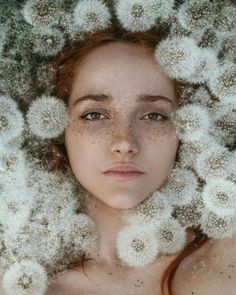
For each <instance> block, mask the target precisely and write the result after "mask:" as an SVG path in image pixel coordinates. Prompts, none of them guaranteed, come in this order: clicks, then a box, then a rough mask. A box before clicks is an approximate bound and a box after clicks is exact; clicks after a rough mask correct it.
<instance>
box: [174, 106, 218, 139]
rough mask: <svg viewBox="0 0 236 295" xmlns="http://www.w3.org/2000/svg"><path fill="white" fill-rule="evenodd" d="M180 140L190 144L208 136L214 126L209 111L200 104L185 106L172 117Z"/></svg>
mask: <svg viewBox="0 0 236 295" xmlns="http://www.w3.org/2000/svg"><path fill="white" fill-rule="evenodd" d="M172 120H173V123H174V125H175V128H176V133H177V135H178V137H179V138H180V140H183V141H186V142H189V141H196V140H200V139H201V138H203V137H205V136H207V134H208V132H209V130H210V127H211V125H212V122H211V119H210V114H209V112H208V110H207V109H206V108H204V107H202V106H200V105H198V104H191V105H184V106H182V107H181V108H179V109H178V110H177V111H176V112H175V113H174V114H173V117H172Z"/></svg>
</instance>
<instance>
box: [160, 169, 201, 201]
mask: <svg viewBox="0 0 236 295" xmlns="http://www.w3.org/2000/svg"><path fill="white" fill-rule="evenodd" d="M197 186H198V180H197V177H196V176H195V175H194V173H193V172H192V171H191V170H187V169H180V168H175V169H173V170H172V172H171V174H170V176H169V177H168V181H167V182H166V184H165V185H164V186H163V187H162V189H161V191H162V193H163V194H164V195H165V196H166V198H168V200H170V202H171V203H172V205H185V204H187V203H189V202H191V201H192V199H193V197H194V195H195V194H196V189H197Z"/></svg>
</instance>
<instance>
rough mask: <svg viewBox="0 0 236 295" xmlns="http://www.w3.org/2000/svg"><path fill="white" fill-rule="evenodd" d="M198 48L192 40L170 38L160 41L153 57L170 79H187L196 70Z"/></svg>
mask: <svg viewBox="0 0 236 295" xmlns="http://www.w3.org/2000/svg"><path fill="white" fill-rule="evenodd" d="M199 52H200V50H199V48H198V47H197V44H196V42H195V40H194V39H192V38H189V37H180V36H179V37H178V36H177V37H172V38H170V37H169V38H167V39H165V40H163V41H161V42H160V43H159V44H158V45H157V47H156V49H155V53H154V56H155V58H156V60H157V62H158V63H159V64H160V65H161V66H162V67H163V70H164V71H165V72H166V73H167V75H168V76H169V77H170V78H172V79H180V80H181V79H188V78H189V77H191V76H192V74H193V73H194V72H195V70H196V65H197V61H198V58H199Z"/></svg>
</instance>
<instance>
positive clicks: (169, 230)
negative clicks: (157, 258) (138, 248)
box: [155, 218, 186, 254]
mask: <svg viewBox="0 0 236 295" xmlns="http://www.w3.org/2000/svg"><path fill="white" fill-rule="evenodd" d="M155 235H156V237H157V240H158V244H159V248H160V252H161V253H165V254H173V253H177V252H178V251H180V250H181V249H183V247H184V245H185V244H186V232H185V229H184V227H182V226H181V225H180V224H179V222H178V221H177V220H175V219H173V218H172V219H168V220H165V221H163V222H161V223H160V224H159V225H158V228H157V229H156V233H155Z"/></svg>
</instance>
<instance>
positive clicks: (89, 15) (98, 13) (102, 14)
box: [73, 0, 111, 32]
mask: <svg viewBox="0 0 236 295" xmlns="http://www.w3.org/2000/svg"><path fill="white" fill-rule="evenodd" d="M73 16H74V22H75V25H76V26H78V27H79V29H80V30H82V31H85V32H93V31H95V30H98V29H101V30H102V29H105V28H106V27H108V26H109V25H110V18H111V14H110V11H109V9H108V7H107V6H106V5H105V4H103V3H102V2H101V1H97V0H82V1H79V2H78V4H77V5H76V7H75V9H74V12H73Z"/></svg>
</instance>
